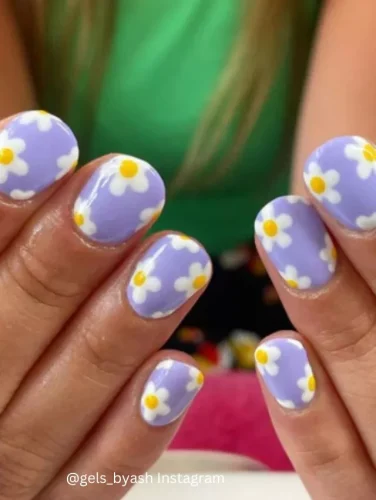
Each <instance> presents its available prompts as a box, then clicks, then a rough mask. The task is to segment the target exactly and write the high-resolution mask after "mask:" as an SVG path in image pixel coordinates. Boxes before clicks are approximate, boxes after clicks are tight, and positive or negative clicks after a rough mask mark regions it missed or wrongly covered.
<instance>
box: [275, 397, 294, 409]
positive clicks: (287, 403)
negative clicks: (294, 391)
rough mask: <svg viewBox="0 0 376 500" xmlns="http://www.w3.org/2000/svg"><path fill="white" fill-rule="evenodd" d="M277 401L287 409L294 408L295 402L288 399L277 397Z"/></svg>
mask: <svg viewBox="0 0 376 500" xmlns="http://www.w3.org/2000/svg"><path fill="white" fill-rule="evenodd" d="M277 402H278V403H279V404H280V405H281V406H282V407H283V408H287V409H289V410H294V409H295V404H294V402H293V401H291V400H290V399H277Z"/></svg>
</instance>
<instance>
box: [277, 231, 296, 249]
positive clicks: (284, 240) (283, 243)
mask: <svg viewBox="0 0 376 500" xmlns="http://www.w3.org/2000/svg"><path fill="white" fill-rule="evenodd" d="M275 240H276V242H277V244H278V245H279V246H280V247H281V248H287V247H289V246H290V245H291V243H292V238H291V236H290V235H289V234H287V233H282V232H281V233H278V235H277V236H276V238H275Z"/></svg>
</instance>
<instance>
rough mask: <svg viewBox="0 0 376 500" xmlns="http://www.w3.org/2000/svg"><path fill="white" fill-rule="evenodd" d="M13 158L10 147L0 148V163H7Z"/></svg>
mask: <svg viewBox="0 0 376 500" xmlns="http://www.w3.org/2000/svg"><path fill="white" fill-rule="evenodd" d="M13 160H14V153H13V151H12V150H11V149H10V148H2V149H0V163H2V164H3V165H9V164H10V163H12V161H13Z"/></svg>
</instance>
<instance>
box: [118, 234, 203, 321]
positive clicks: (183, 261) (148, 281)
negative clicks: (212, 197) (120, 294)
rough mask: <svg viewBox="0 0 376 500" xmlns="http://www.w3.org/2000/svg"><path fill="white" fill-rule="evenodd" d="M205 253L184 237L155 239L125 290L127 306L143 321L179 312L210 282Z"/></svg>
mask: <svg viewBox="0 0 376 500" xmlns="http://www.w3.org/2000/svg"><path fill="white" fill-rule="evenodd" d="M211 273H212V264H211V261H210V257H209V256H208V254H207V253H206V251H205V250H204V249H203V248H202V247H201V246H200V245H199V244H198V243H197V242H196V241H194V240H192V239H191V238H189V237H188V236H185V235H183V234H169V235H166V236H163V237H162V238H160V239H159V240H157V241H156V242H155V243H154V244H153V245H152V246H151V247H150V248H149V249H148V250H147V252H146V253H145V255H144V256H143V257H142V259H141V261H140V262H139V263H138V264H137V266H136V269H135V270H134V272H133V275H132V277H131V280H130V283H129V285H128V288H127V296H128V300H129V303H130V304H131V306H132V307H133V309H134V310H135V311H136V312H137V313H138V314H139V315H140V316H144V317H146V318H162V317H164V316H168V315H169V314H171V313H173V312H174V311H176V309H178V308H179V307H180V306H181V305H182V304H183V303H184V302H186V300H188V299H189V298H190V297H191V296H192V295H194V294H195V293H196V292H198V291H199V290H200V289H201V288H203V287H204V286H205V285H206V284H207V283H208V282H209V280H210V277H211Z"/></svg>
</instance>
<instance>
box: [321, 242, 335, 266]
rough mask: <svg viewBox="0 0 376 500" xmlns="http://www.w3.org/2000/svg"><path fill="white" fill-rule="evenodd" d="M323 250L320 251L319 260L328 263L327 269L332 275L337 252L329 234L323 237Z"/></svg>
mask: <svg viewBox="0 0 376 500" xmlns="http://www.w3.org/2000/svg"><path fill="white" fill-rule="evenodd" d="M324 239H325V248H323V249H322V250H321V251H320V259H321V260H323V261H324V262H327V263H328V269H329V271H330V272H331V273H334V271H335V269H336V265H337V250H336V247H335V246H334V245H333V241H332V239H331V237H330V236H329V234H326V235H325V238H324Z"/></svg>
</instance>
